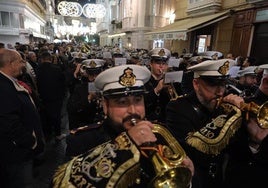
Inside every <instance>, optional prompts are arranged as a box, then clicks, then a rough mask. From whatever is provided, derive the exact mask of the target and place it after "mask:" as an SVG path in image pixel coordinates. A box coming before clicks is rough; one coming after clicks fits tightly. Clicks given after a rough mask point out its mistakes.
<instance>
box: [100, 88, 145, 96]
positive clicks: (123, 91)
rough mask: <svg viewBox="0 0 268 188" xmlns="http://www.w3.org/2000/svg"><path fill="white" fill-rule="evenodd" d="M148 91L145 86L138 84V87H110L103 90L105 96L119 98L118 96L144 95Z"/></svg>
mask: <svg viewBox="0 0 268 188" xmlns="http://www.w3.org/2000/svg"><path fill="white" fill-rule="evenodd" d="M145 93H148V91H147V90H146V89H145V87H144V86H136V87H125V88H118V89H109V90H107V91H104V92H103V97H105V98H117V97H125V96H130V95H143V94H145Z"/></svg>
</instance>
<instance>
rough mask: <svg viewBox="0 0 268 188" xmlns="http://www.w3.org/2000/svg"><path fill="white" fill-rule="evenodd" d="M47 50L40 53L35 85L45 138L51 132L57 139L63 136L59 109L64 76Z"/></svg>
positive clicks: (63, 93) (48, 136) (61, 103)
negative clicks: (53, 62)
mask: <svg viewBox="0 0 268 188" xmlns="http://www.w3.org/2000/svg"><path fill="white" fill-rule="evenodd" d="M51 61H52V56H51V54H50V53H49V52H46V51H45V52H43V53H42V54H41V55H40V66H39V69H38V72H37V87H38V91H39V94H40V99H41V105H42V106H41V109H40V113H41V115H42V124H43V129H44V133H45V136H46V138H47V139H48V138H51V136H53V133H54V135H55V137H56V139H57V140H61V139H62V138H64V136H65V135H64V134H62V132H61V109H62V105H63V100H64V95H65V77H64V73H63V71H62V70H61V69H60V67H58V66H57V65H55V64H52V62H51Z"/></svg>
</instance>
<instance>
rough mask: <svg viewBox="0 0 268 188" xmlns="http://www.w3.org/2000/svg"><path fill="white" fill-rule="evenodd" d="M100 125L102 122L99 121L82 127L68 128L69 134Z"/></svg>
mask: <svg viewBox="0 0 268 188" xmlns="http://www.w3.org/2000/svg"><path fill="white" fill-rule="evenodd" d="M101 125H102V123H101V122H100V121H99V122H98V123H97V124H92V125H85V126H82V127H78V128H75V129H72V130H70V134H77V133H78V132H83V131H87V130H90V129H95V128H98V127H100V126H101Z"/></svg>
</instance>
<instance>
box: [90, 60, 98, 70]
mask: <svg viewBox="0 0 268 188" xmlns="http://www.w3.org/2000/svg"><path fill="white" fill-rule="evenodd" d="M89 66H90V68H95V67H96V66H97V64H96V62H95V61H94V60H91V61H90V62H89Z"/></svg>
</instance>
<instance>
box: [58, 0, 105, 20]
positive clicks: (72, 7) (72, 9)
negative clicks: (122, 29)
mask: <svg viewBox="0 0 268 188" xmlns="http://www.w3.org/2000/svg"><path fill="white" fill-rule="evenodd" d="M57 8H58V12H59V13H60V14H61V15H63V16H71V17H79V16H81V14H82V13H83V15H84V16H86V17H87V18H103V17H104V16H105V14H106V9H105V7H104V6H103V5H101V4H91V3H86V4H85V5H84V6H83V8H82V6H81V5H80V4H79V3H76V2H67V1H61V2H60V3H59V4H58V6H57Z"/></svg>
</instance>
